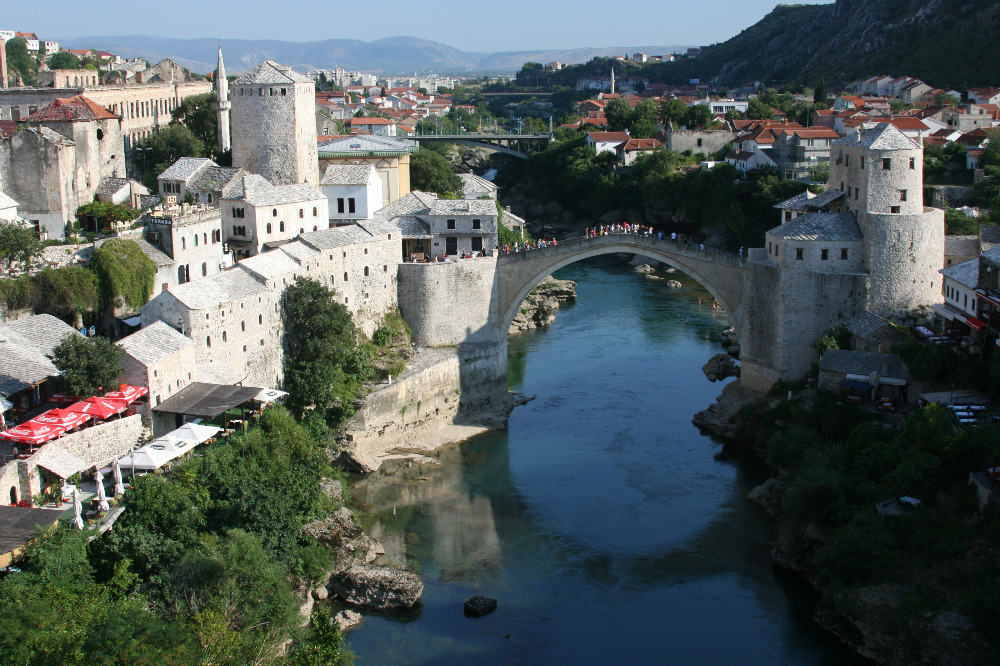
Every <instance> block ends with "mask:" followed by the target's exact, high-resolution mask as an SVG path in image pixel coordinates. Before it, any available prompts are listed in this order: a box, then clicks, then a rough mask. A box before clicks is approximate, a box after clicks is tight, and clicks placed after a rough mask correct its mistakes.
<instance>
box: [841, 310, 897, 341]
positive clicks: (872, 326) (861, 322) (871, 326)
mask: <svg viewBox="0 0 1000 666" xmlns="http://www.w3.org/2000/svg"><path fill="white" fill-rule="evenodd" d="M888 325H889V322H887V321H886V320H885V319H882V317H879V316H878V315H876V314H872V313H871V312H868V311H867V310H866V311H865V312H862V313H861V314H859V315H858V316H856V317H853V318H852V319H850V320H849V321H848V322H847V330H848V331H850V332H851V334H852V335H856V336H858V337H859V338H867V337H868V336H869V335H871V334H872V333H874V332H875V331H878V330H879V329H881V328H883V327H885V326H888Z"/></svg>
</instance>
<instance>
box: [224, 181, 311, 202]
mask: <svg viewBox="0 0 1000 666" xmlns="http://www.w3.org/2000/svg"><path fill="white" fill-rule="evenodd" d="M222 198H224V199H242V200H243V201H246V202H247V203H248V204H250V205H251V206H279V205H281V204H289V203H304V202H308V201H316V200H318V199H325V198H326V197H325V196H324V194H323V193H322V192H320V191H319V190H317V189H316V188H315V187H313V186H312V185H309V184H308V183H301V184H296V185H272V184H271V182H270V181H268V180H267V179H266V178H264V177H263V176H258V175H257V174H250V175H245V176H241V177H240V178H238V179H235V180H234V181H232V183H231V184H230V185H229V186H228V187H226V188H225V189H224V190H223V192H222Z"/></svg>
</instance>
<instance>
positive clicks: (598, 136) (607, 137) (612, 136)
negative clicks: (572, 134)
mask: <svg viewBox="0 0 1000 666" xmlns="http://www.w3.org/2000/svg"><path fill="white" fill-rule="evenodd" d="M587 136H589V137H590V138H591V139H593V140H594V141H628V140H629V139H630V138H632V137H630V136H629V135H628V132H587Z"/></svg>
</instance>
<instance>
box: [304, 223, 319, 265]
mask: <svg viewBox="0 0 1000 666" xmlns="http://www.w3.org/2000/svg"><path fill="white" fill-rule="evenodd" d="M313 231H319V227H318V226H316V225H315V224H314V225H313ZM306 270H309V269H308V268H306Z"/></svg>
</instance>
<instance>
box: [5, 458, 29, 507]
mask: <svg viewBox="0 0 1000 666" xmlns="http://www.w3.org/2000/svg"><path fill="white" fill-rule="evenodd" d="M17 463H18V460H17V459H16V458H15V459H14V460H11V461H10V462H8V463H7V464H6V465H4V466H3V467H0V504H8V503H11V504H14V503H17V502H20V501H21V500H23V499H29V500H30V499H31V497H25V496H24V492H23V489H22V488H21V477H20V475H19V474H18V471H17V468H18V465H17ZM12 492H13V496H12V495H11V493H12ZM12 498H13V499H14V502H11V499H12Z"/></svg>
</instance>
